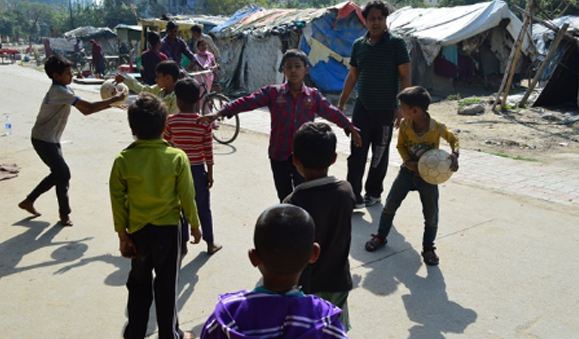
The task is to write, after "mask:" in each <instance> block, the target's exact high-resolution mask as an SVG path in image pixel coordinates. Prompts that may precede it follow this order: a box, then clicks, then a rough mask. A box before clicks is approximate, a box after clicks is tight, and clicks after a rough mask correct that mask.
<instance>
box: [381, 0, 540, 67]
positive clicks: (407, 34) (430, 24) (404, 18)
mask: <svg viewBox="0 0 579 339" xmlns="http://www.w3.org/2000/svg"><path fill="white" fill-rule="evenodd" d="M504 19H508V20H509V23H508V24H507V27H506V29H507V31H508V33H509V34H510V36H511V37H512V39H513V41H514V40H516V39H517V37H518V35H519V32H520V30H521V28H522V25H523V24H522V22H521V20H519V19H518V18H517V17H516V16H515V15H514V14H513V13H512V12H511V11H510V10H509V7H508V6H507V4H506V3H505V2H503V1H499V0H495V1H492V2H483V3H478V4H474V5H469V6H456V7H442V8H411V7H404V8H402V9H400V10H398V11H396V12H394V13H392V14H390V15H389V16H388V18H387V25H388V27H389V29H390V31H392V32H394V33H396V34H399V35H401V36H402V37H404V38H405V40H407V44H408V40H410V39H416V40H417V41H418V43H419V45H420V48H421V50H422V53H423V54H424V59H425V60H426V62H427V64H428V65H430V64H431V63H432V62H433V60H434V58H436V56H437V55H438V53H439V51H440V49H441V47H442V46H449V45H454V44H456V43H458V42H460V41H463V40H466V39H469V38H471V37H474V36H476V35H478V34H481V33H483V32H485V31H487V30H490V29H492V28H494V27H496V26H499V24H500V23H501V21H502V20H504ZM521 51H522V52H523V53H524V54H525V55H529V54H534V52H535V47H534V45H533V43H532V41H531V38H530V36H529V35H527V36H525V39H524V41H523V45H522V49H521Z"/></svg>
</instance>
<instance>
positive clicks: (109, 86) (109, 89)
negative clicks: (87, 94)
mask: <svg viewBox="0 0 579 339" xmlns="http://www.w3.org/2000/svg"><path fill="white" fill-rule="evenodd" d="M115 87H116V89H117V91H118V92H126V93H127V94H128V93H129V88H128V87H127V85H125V84H123V83H119V84H117V83H116V82H115V80H114V79H109V80H107V81H105V82H103V84H102V86H101V98H103V100H104V99H108V98H110V97H113V96H115V94H116V93H115ZM128 97H129V96H128V95H127V97H126V98H125V100H124V101H117V102H115V103H114V104H112V105H111V106H120V105H122V104H124V103H125V101H127V98H128Z"/></svg>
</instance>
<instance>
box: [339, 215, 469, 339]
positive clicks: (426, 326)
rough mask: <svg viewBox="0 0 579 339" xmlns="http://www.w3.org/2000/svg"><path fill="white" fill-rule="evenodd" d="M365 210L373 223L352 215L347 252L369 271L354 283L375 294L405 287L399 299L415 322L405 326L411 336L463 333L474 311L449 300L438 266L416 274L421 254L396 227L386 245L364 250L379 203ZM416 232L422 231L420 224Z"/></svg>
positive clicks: (436, 338)
mask: <svg viewBox="0 0 579 339" xmlns="http://www.w3.org/2000/svg"><path fill="white" fill-rule="evenodd" d="M366 212H367V213H369V214H370V220H372V222H367V221H365V220H364V219H363V218H362V215H363V214H361V215H356V214H355V215H354V218H353V224H352V229H353V234H352V246H351V250H350V254H351V255H352V257H353V258H356V259H357V260H359V261H361V262H363V264H362V266H364V267H367V268H371V269H372V270H371V271H369V272H368V273H366V276H365V277H364V279H363V280H362V281H361V283H359V284H357V285H360V286H361V287H362V288H365V289H367V290H368V291H370V292H372V293H373V294H375V295H378V296H386V295H390V294H393V293H394V292H396V291H397V290H398V289H399V287H401V286H404V287H405V288H406V289H408V291H409V294H404V295H402V302H403V304H404V307H405V309H406V313H407V316H408V319H409V320H410V321H412V322H414V323H415V325H414V326H412V327H411V328H409V329H408V332H409V335H408V338H410V339H442V338H445V336H444V333H463V332H464V331H465V329H466V328H467V327H468V326H469V325H470V324H473V323H474V322H475V321H476V319H477V313H476V312H475V311H474V310H472V309H468V308H464V307H462V306H461V305H459V304H458V303H456V302H454V301H451V300H449V299H448V293H447V291H446V284H445V281H444V275H443V272H442V270H441V268H440V267H438V266H429V267H426V270H427V274H426V276H425V277H423V276H421V275H419V274H418V272H419V270H420V269H421V267H422V265H424V264H423V263H422V257H421V255H420V253H419V252H418V251H416V250H415V249H414V248H413V247H412V245H411V244H410V243H408V242H407V241H406V239H405V238H404V236H402V235H401V234H400V233H398V232H397V231H396V228H395V227H393V228H392V230H391V231H390V234H389V235H388V244H387V245H386V246H385V247H383V248H380V249H378V250H377V251H376V252H372V253H370V252H367V251H366V250H365V249H364V244H365V242H366V241H367V240H369V239H370V235H371V234H372V233H376V232H377V228H378V226H377V225H378V222H379V220H380V214H381V212H382V206H381V205H380V206H376V207H374V206H373V207H370V208H367V210H366ZM416 232H422V229H421V227H420V225H418V226H417V229H416ZM362 233H363V234H362ZM419 247H420V246H419ZM355 287H357V286H355ZM384 307H387V305H385V306H384Z"/></svg>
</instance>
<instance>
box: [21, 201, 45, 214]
mask: <svg viewBox="0 0 579 339" xmlns="http://www.w3.org/2000/svg"><path fill="white" fill-rule="evenodd" d="M18 207H20V208H22V209H23V210H26V211H27V212H28V213H30V214H32V215H34V216H35V217H38V216H40V213H39V212H38V211H37V210H36V208H34V203H33V202H32V201H30V200H28V199H24V200H22V201H21V202H20V203H19V204H18Z"/></svg>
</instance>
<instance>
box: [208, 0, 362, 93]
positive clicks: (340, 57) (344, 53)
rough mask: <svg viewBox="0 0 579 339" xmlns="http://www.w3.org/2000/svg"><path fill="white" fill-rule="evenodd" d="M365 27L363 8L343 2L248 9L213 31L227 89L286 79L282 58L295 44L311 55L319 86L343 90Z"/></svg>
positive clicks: (235, 90) (254, 87)
mask: <svg viewBox="0 0 579 339" xmlns="http://www.w3.org/2000/svg"><path fill="white" fill-rule="evenodd" d="M365 31H366V30H365V27H364V24H363V19H362V16H361V9H360V7H359V6H358V5H356V4H355V3H353V2H343V3H340V4H337V5H335V6H332V7H327V8H317V9H264V8H259V7H248V8H244V9H242V10H239V11H238V12H236V13H235V14H234V15H233V16H232V17H231V18H230V19H229V20H228V21H226V22H225V23H223V24H222V25H219V26H217V27H215V28H213V29H212V30H211V31H210V33H211V34H212V35H213V36H214V37H215V41H216V43H217V44H218V46H219V48H220V50H221V70H222V75H221V80H222V83H224V88H226V89H227V92H228V93H232V92H233V93H235V94H248V93H251V92H254V91H256V90H258V89H259V88H261V87H263V86H266V85H271V84H276V83H282V82H283V80H284V79H283V74H282V73H280V62H281V57H282V55H283V53H284V52H285V51H286V50H288V49H290V48H299V49H302V50H303V51H304V52H305V53H306V54H307V55H308V58H309V62H310V65H309V66H310V72H309V76H310V79H311V81H312V82H313V84H314V85H315V86H316V87H318V88H319V89H320V90H321V91H324V92H336V91H341V90H342V86H343V84H344V79H345V78H346V75H347V73H348V64H349V58H350V53H351V48H352V44H353V42H354V40H355V39H356V38H358V37H360V36H362V35H363V34H364V33H365Z"/></svg>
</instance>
